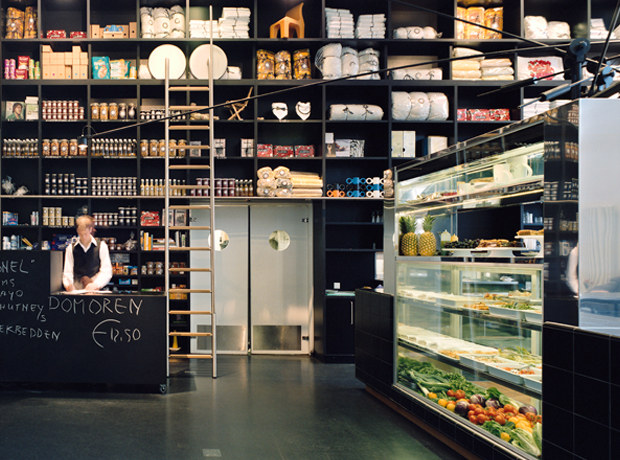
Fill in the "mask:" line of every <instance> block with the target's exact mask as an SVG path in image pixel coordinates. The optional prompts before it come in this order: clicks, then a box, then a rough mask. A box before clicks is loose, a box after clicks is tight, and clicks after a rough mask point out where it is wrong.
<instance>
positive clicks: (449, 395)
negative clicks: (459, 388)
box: [446, 390, 454, 398]
mask: <svg viewBox="0 0 620 460" xmlns="http://www.w3.org/2000/svg"><path fill="white" fill-rule="evenodd" d="M446 394H447V395H448V397H449V398H454V390H448V392H447V393H446Z"/></svg>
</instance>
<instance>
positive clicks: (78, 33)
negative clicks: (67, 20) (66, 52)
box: [69, 31, 87, 38]
mask: <svg viewBox="0 0 620 460" xmlns="http://www.w3.org/2000/svg"><path fill="white" fill-rule="evenodd" d="M69 37H70V38H87V37H86V32H81V31H76V32H71V33H70V34H69Z"/></svg>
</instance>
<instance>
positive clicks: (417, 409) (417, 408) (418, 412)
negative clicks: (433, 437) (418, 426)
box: [411, 400, 426, 420]
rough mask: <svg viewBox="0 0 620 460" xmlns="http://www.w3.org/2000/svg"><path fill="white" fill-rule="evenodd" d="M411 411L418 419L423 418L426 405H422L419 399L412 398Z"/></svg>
mask: <svg viewBox="0 0 620 460" xmlns="http://www.w3.org/2000/svg"><path fill="white" fill-rule="evenodd" d="M411 413H412V414H413V415H415V416H416V417H418V418H419V419H420V420H424V419H425V417H426V407H424V406H423V405H422V404H421V403H420V402H419V401H415V400H412V401H411Z"/></svg>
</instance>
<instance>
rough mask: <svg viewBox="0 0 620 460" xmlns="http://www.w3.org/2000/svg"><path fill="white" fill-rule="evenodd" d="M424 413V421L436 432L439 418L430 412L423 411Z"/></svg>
mask: <svg viewBox="0 0 620 460" xmlns="http://www.w3.org/2000/svg"><path fill="white" fill-rule="evenodd" d="M425 412H426V414H425V416H424V421H425V422H426V423H428V424H429V425H430V426H432V427H433V428H435V429H437V430H438V429H439V423H440V419H441V417H440V416H439V415H438V414H436V413H435V412H433V411H430V410H425Z"/></svg>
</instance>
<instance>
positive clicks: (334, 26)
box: [325, 8, 355, 38]
mask: <svg viewBox="0 0 620 460" xmlns="http://www.w3.org/2000/svg"><path fill="white" fill-rule="evenodd" d="M325 22H326V25H327V27H326V28H327V38H355V34H354V26H355V21H354V20H353V14H352V13H351V11H349V10H346V9H342V8H325Z"/></svg>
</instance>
